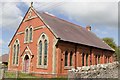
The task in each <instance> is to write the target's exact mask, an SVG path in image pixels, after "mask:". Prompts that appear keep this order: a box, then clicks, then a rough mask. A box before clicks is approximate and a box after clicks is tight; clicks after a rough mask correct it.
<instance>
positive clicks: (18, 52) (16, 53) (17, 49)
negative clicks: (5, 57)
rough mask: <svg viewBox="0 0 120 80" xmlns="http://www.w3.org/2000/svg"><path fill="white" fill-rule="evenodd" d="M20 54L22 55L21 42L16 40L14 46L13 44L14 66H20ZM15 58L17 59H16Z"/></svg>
mask: <svg viewBox="0 0 120 80" xmlns="http://www.w3.org/2000/svg"><path fill="white" fill-rule="evenodd" d="M18 45H19V48H18ZM14 46H16V47H15V48H16V50H15V51H14ZM19 54H20V41H19V40H18V39H16V40H15V41H14V44H13V52H12V58H13V59H12V64H13V65H14V66H18V65H19ZM14 57H15V58H14Z"/></svg>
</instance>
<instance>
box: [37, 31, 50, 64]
mask: <svg viewBox="0 0 120 80" xmlns="http://www.w3.org/2000/svg"><path fill="white" fill-rule="evenodd" d="M48 41H49V40H48V37H47V35H46V34H44V33H43V34H42V35H41V36H40V38H39V40H38V42H39V48H38V49H39V50H38V51H39V54H38V55H39V56H38V60H39V61H38V65H42V66H47V63H48Z"/></svg>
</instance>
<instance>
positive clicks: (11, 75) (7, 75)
mask: <svg viewBox="0 0 120 80" xmlns="http://www.w3.org/2000/svg"><path fill="white" fill-rule="evenodd" d="M5 78H16V73H15V72H5ZM18 78H37V77H36V76H31V75H30V74H26V73H20V72H19V74H18Z"/></svg>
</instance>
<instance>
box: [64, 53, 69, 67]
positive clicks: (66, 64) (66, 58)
mask: <svg viewBox="0 0 120 80" xmlns="http://www.w3.org/2000/svg"><path fill="white" fill-rule="evenodd" d="M65 66H68V52H67V51H66V52H65Z"/></svg>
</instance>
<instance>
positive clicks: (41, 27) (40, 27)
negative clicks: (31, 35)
mask: <svg viewBox="0 0 120 80" xmlns="http://www.w3.org/2000/svg"><path fill="white" fill-rule="evenodd" d="M44 27H46V26H38V27H35V28H34V29H33V30H34V31H35V30H38V29H43V28H44Z"/></svg>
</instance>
